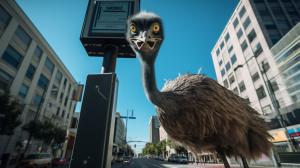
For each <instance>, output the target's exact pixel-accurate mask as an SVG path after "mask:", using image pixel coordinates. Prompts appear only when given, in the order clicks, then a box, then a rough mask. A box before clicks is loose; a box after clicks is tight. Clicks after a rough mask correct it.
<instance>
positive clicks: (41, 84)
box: [38, 74, 49, 89]
mask: <svg viewBox="0 0 300 168" xmlns="http://www.w3.org/2000/svg"><path fill="white" fill-rule="evenodd" d="M48 83H49V79H47V78H46V77H45V76H44V75H43V74H41V76H40V79H39V81H38V86H39V87H40V88H42V89H46V88H47V87H48Z"/></svg>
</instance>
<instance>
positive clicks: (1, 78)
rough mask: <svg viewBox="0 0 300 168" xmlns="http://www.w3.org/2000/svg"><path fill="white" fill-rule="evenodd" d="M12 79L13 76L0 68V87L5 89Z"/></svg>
mask: <svg viewBox="0 0 300 168" xmlns="http://www.w3.org/2000/svg"><path fill="white" fill-rule="evenodd" d="M13 80H14V78H13V77H12V76H11V75H10V74H8V73H7V72H5V71H4V70H2V69H0V88H2V89H7V88H8V87H9V86H10V84H11V83H12V81H13Z"/></svg>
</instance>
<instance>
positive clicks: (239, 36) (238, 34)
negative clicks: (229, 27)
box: [236, 29, 243, 39]
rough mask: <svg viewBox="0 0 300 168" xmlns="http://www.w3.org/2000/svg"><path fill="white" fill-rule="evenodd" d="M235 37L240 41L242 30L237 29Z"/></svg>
mask: <svg viewBox="0 0 300 168" xmlns="http://www.w3.org/2000/svg"><path fill="white" fill-rule="evenodd" d="M236 35H237V37H238V39H240V38H241V37H242V35H243V31H242V29H239V30H238V32H237V33H236Z"/></svg>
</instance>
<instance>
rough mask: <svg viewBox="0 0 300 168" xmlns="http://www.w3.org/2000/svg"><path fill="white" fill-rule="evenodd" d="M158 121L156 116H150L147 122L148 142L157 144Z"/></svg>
mask: <svg viewBox="0 0 300 168" xmlns="http://www.w3.org/2000/svg"><path fill="white" fill-rule="evenodd" d="M159 125H160V123H159V120H158V117H157V116H151V118H150V121H149V142H150V143H157V142H159Z"/></svg>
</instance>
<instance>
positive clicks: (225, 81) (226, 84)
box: [223, 79, 229, 88]
mask: <svg viewBox="0 0 300 168" xmlns="http://www.w3.org/2000/svg"><path fill="white" fill-rule="evenodd" d="M223 83H224V86H225V87H226V88H228V87H229V84H228V80H227V79H225V80H224V81H223Z"/></svg>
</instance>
